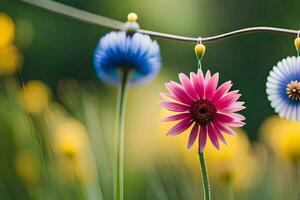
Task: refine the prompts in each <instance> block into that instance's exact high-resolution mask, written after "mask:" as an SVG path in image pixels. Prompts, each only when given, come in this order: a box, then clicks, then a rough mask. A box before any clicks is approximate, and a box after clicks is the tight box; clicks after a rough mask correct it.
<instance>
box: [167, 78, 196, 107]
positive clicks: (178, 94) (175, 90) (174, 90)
mask: <svg viewBox="0 0 300 200" xmlns="http://www.w3.org/2000/svg"><path fill="white" fill-rule="evenodd" d="M165 86H166V88H167V89H168V90H169V92H170V93H171V95H172V96H173V97H174V99H176V100H177V101H180V102H182V103H185V104H191V102H192V99H191V97H190V96H189V95H188V94H187V93H186V91H185V90H184V88H183V87H182V86H181V85H180V84H178V83H176V82H173V81H171V82H170V83H166V85H165Z"/></svg>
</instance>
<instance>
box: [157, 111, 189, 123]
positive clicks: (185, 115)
mask: <svg viewBox="0 0 300 200" xmlns="http://www.w3.org/2000/svg"><path fill="white" fill-rule="evenodd" d="M185 118H190V113H180V114H177V115H172V116H169V117H165V118H163V119H162V120H161V121H162V122H170V121H177V120H181V119H185Z"/></svg>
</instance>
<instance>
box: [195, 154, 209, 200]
mask: <svg viewBox="0 0 300 200" xmlns="http://www.w3.org/2000/svg"><path fill="white" fill-rule="evenodd" d="M198 154H199V160H200V168H201V173H202V184H203V190H204V199H205V200H211V194H210V187H209V180H208V172H207V168H206V162H205V156H204V153H203V152H200V151H199V152H198Z"/></svg>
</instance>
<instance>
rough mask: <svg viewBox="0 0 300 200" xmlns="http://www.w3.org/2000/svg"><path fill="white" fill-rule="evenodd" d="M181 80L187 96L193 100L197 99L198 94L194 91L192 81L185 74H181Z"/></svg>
mask: <svg viewBox="0 0 300 200" xmlns="http://www.w3.org/2000/svg"><path fill="white" fill-rule="evenodd" d="M179 80H180V82H181V84H182V85H183V87H184V89H185V91H186V92H187V94H188V95H189V96H190V97H191V98H192V99H193V100H195V99H197V98H198V97H197V93H196V92H195V90H194V87H193V85H192V82H191V81H190V79H189V78H188V77H187V76H186V75H185V74H183V73H180V74H179Z"/></svg>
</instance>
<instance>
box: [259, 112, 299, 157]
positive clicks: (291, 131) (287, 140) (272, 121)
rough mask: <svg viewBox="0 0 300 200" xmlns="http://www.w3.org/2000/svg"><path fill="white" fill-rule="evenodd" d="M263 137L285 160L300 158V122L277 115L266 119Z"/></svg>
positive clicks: (262, 130) (263, 125) (262, 131)
mask: <svg viewBox="0 0 300 200" xmlns="http://www.w3.org/2000/svg"><path fill="white" fill-rule="evenodd" d="M261 137H262V139H263V140H264V142H265V143H267V144H268V145H269V146H270V147H271V148H272V150H273V151H274V153H275V154H276V155H277V156H278V157H279V158H280V159H283V160H285V161H290V162H293V161H297V160H298V161H299V160H300V145H299V144H300V124H299V122H296V121H289V120H286V119H282V118H280V117H277V116H273V117H270V118H268V119H267V120H265V122H264V123H263V124H262V128H261Z"/></svg>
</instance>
